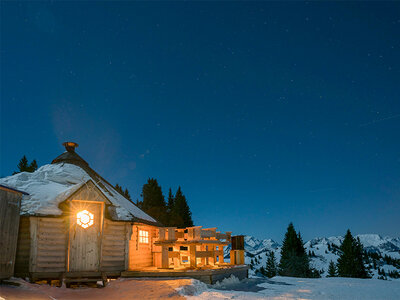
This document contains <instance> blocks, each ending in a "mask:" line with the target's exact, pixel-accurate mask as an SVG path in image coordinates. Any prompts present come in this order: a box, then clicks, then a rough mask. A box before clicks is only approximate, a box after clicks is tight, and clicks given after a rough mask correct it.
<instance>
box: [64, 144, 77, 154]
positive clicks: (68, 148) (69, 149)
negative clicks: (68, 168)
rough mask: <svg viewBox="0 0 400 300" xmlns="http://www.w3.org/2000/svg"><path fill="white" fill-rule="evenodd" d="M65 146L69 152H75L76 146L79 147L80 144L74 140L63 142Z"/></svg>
mask: <svg viewBox="0 0 400 300" xmlns="http://www.w3.org/2000/svg"><path fill="white" fill-rule="evenodd" d="M63 146H64V147H65V150H67V151H68V152H75V148H76V147H78V146H79V145H78V144H77V143H74V142H65V143H63Z"/></svg>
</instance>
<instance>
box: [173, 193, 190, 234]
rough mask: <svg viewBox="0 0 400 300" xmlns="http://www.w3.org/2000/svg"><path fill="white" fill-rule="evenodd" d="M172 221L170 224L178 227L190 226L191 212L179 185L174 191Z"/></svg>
mask: <svg viewBox="0 0 400 300" xmlns="http://www.w3.org/2000/svg"><path fill="white" fill-rule="evenodd" d="M172 215H173V222H174V224H173V225H172V226H176V227H178V228H184V227H192V226H193V220H192V213H191V211H190V208H189V205H188V204H187V201H186V197H185V196H184V195H183V193H182V190H181V187H178V190H177V191H176V193H175V199H174V205H173V209H172Z"/></svg>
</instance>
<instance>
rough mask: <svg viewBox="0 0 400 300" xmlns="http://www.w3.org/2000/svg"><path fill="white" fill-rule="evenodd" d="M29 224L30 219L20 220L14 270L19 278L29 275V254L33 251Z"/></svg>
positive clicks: (22, 218) (23, 218)
mask: <svg viewBox="0 0 400 300" xmlns="http://www.w3.org/2000/svg"><path fill="white" fill-rule="evenodd" d="M29 224H30V223H29V217H21V218H20V220H19V231H18V243H17V255H16V259H15V270H14V273H15V275H16V276H18V277H26V276H28V275H29V254H30V249H31V237H30V230H29Z"/></svg>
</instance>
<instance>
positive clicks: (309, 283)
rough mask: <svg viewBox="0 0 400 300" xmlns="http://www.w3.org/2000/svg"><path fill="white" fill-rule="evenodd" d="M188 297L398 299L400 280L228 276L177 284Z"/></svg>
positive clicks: (197, 299)
mask: <svg viewBox="0 0 400 300" xmlns="http://www.w3.org/2000/svg"><path fill="white" fill-rule="evenodd" d="M178 290H179V292H180V293H181V294H182V295H184V296H186V297H187V299H190V300H202V299H238V300H241V299H243V300H244V299H340V300H346V299H351V300H356V299H360V300H367V299H377V300H378V299H379V300H384V299H387V300H389V299H393V300H395V299H400V282H399V281H386V280H378V279H355V278H317V279H311V278H292V277H274V278H272V279H269V280H267V279H256V278H250V279H247V280H245V281H244V282H243V281H242V282H240V281H239V280H237V279H235V278H230V279H227V280H225V281H223V282H222V283H220V284H218V285H214V286H207V285H205V284H203V283H201V282H199V281H197V280H193V281H192V285H190V286H183V287H180V288H178Z"/></svg>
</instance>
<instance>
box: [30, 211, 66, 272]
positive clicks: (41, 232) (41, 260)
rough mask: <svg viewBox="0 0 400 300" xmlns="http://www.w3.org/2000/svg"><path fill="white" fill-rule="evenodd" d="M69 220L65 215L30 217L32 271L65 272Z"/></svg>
mask: <svg viewBox="0 0 400 300" xmlns="http://www.w3.org/2000/svg"><path fill="white" fill-rule="evenodd" d="M67 228H68V226H67V220H66V218H63V217H58V218H44V217H30V238H31V248H30V268H29V271H30V272H65V271H66V264H67V259H66V257H67V247H68V245H67V237H68V230H67Z"/></svg>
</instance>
